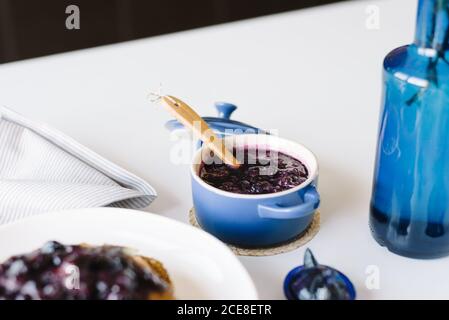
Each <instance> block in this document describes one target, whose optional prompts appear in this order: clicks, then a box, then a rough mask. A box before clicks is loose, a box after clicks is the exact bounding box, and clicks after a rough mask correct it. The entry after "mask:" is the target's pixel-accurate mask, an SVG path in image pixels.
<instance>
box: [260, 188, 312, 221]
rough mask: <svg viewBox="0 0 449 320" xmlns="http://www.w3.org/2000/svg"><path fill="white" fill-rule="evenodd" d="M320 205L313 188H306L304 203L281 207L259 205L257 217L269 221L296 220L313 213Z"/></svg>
mask: <svg viewBox="0 0 449 320" xmlns="http://www.w3.org/2000/svg"><path fill="white" fill-rule="evenodd" d="M319 204H320V195H319V193H318V191H317V190H316V188H315V186H312V185H311V186H308V187H307V189H306V191H305V192H304V202H303V203H301V204H298V205H296V206H291V207H283V206H280V205H277V204H273V205H259V206H258V212H259V217H261V218H269V219H283V220H285V219H298V218H303V217H307V216H308V215H311V214H313V213H314V212H315V210H316V208H318V206H319Z"/></svg>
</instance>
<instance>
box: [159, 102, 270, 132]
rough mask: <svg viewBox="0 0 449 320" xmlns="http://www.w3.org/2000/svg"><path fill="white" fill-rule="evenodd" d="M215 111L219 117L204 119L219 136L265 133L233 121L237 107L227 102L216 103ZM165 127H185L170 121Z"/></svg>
mask: <svg viewBox="0 0 449 320" xmlns="http://www.w3.org/2000/svg"><path fill="white" fill-rule="evenodd" d="M214 106H215V109H216V110H217V111H218V117H203V119H204V121H206V122H207V124H208V125H209V127H211V129H212V130H214V131H215V133H217V134H219V135H222V136H223V135H229V134H230V132H232V133H233V134H241V133H265V132H264V131H263V130H261V129H259V128H256V127H253V126H251V125H249V124H246V123H243V122H240V121H235V120H231V115H232V113H233V112H234V111H235V110H236V109H237V106H236V105H234V104H232V103H227V102H215V104H214ZM165 127H166V128H167V129H168V130H170V131H174V130H184V125H183V124H182V123H180V122H179V121H177V120H170V121H168V122H167V123H166V124H165Z"/></svg>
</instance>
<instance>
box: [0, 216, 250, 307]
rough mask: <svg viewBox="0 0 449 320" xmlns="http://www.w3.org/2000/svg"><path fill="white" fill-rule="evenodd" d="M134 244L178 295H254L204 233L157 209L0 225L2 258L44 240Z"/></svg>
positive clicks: (224, 251)
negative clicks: (165, 275)
mask: <svg viewBox="0 0 449 320" xmlns="http://www.w3.org/2000/svg"><path fill="white" fill-rule="evenodd" d="M49 240H56V241H60V242H62V243H64V244H78V243H81V242H85V243H89V244H94V245H95V244H96V245H102V244H111V245H120V246H126V247H130V248H134V249H137V250H138V252H139V253H140V254H142V255H145V256H149V257H154V258H156V259H158V260H160V261H161V262H162V263H163V264H164V266H165V267H166V268H167V270H168V273H169V274H170V276H171V278H172V280H173V283H174V287H175V295H176V298H178V299H257V292H256V289H255V286H254V283H253V282H252V280H251V278H250V277H249V275H248V273H247V271H246V270H245V269H244V268H243V266H242V265H241V264H240V262H239V261H238V259H237V258H236V257H235V256H234V254H233V253H232V252H231V251H230V250H229V249H228V248H227V247H226V246H225V245H224V244H223V243H221V242H220V241H218V240H217V239H215V238H214V237H212V236H211V235H209V234H208V233H206V232H204V231H201V230H199V229H196V228H194V227H191V226H189V225H186V224H183V223H180V222H177V221H174V220H170V219H167V218H164V217H160V216H158V215H155V214H151V213H145V212H139V211H134V210H125V209H112V208H100V209H84V210H72V211H65V212H59V213H48V214H43V215H39V216H35V217H32V218H28V219H24V220H21V221H18V222H15V223H12V224H7V225H5V226H2V227H0V261H4V260H5V259H7V258H8V257H10V256H12V255H16V254H21V253H27V252H29V251H31V250H33V249H37V248H38V247H40V246H41V245H43V244H44V243H45V242H46V241H49Z"/></svg>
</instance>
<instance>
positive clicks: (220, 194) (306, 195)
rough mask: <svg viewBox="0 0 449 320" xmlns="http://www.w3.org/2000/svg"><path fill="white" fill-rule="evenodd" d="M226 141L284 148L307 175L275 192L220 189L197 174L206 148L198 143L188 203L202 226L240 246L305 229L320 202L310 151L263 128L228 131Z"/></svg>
mask: <svg viewBox="0 0 449 320" xmlns="http://www.w3.org/2000/svg"><path fill="white" fill-rule="evenodd" d="M225 143H226V144H227V145H228V146H229V145H232V146H234V147H261V148H264V149H271V150H276V151H279V152H283V153H285V154H288V155H290V156H292V157H294V158H297V159H298V160H300V161H301V162H303V163H304V165H305V166H306V167H307V169H308V172H309V178H308V179H307V180H306V181H305V182H304V183H302V184H301V185H299V186H297V187H295V188H292V189H289V190H285V191H282V192H278V193H271V194H262V195H242V194H235V193H231V192H227V191H223V190H220V189H217V188H214V187H212V186H210V185H209V184H207V183H206V182H204V181H203V180H201V178H200V177H199V176H198V173H199V170H200V166H201V159H202V157H203V156H204V155H206V154H210V152H209V150H207V148H206V147H205V146H203V147H201V148H200V149H199V150H198V151H197V152H196V154H195V155H194V158H193V163H192V166H191V175H192V193H193V203H194V206H195V210H196V216H197V220H198V223H199V224H200V225H201V227H202V228H203V229H204V230H206V231H208V232H209V233H211V234H213V235H214V236H216V237H217V238H219V239H221V240H222V241H224V242H227V243H230V244H235V245H238V246H244V247H261V246H270V245H273V244H277V243H281V242H284V241H287V240H289V239H291V238H294V237H295V236H297V235H299V234H300V233H302V232H304V231H305V230H306V229H307V227H308V226H309V225H310V223H311V222H312V219H313V216H314V213H315V210H316V209H317V207H318V205H319V203H320V197H319V194H318V192H317V190H316V185H317V180H318V164H317V160H316V158H315V156H314V155H313V154H312V152H310V151H309V150H308V149H307V148H305V147H304V146H302V145H301V144H298V143H295V142H292V141H289V140H285V139H282V138H279V137H276V136H271V135H264V134H241V135H235V136H227V137H225Z"/></svg>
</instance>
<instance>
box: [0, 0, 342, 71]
mask: <svg viewBox="0 0 449 320" xmlns="http://www.w3.org/2000/svg"><path fill="white" fill-rule="evenodd" d="M338 1H342V0H145V1H144V0H72V1H66V0H0V63H4V62H9V61H14V60H21V59H27V58H32V57H38V56H43V55H47V54H52V53H57V52H64V51H69V50H75V49H82V48H88V47H93V46H98V45H103V44H109V43H114V42H120V41H126V40H131V39H137V38H143V37H149V36H154V35H159V34H164V33H170V32H175V31H180V30H187V29H192V28H198V27H203V26H207V25H213V24H218V23H224V22H229V21H235V20H240V19H246V18H251V17H256V16H261V15H266V14H271V13H277V12H283V11H288V10H295V9H301V8H306V7H311V6H315V5H322V4H327V3H331V2H338ZM71 4H75V5H77V6H79V9H80V22H81V23H80V27H81V28H80V30H68V29H66V27H65V20H66V18H67V16H68V14H66V13H65V9H66V7H67V6H68V5H71Z"/></svg>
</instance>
